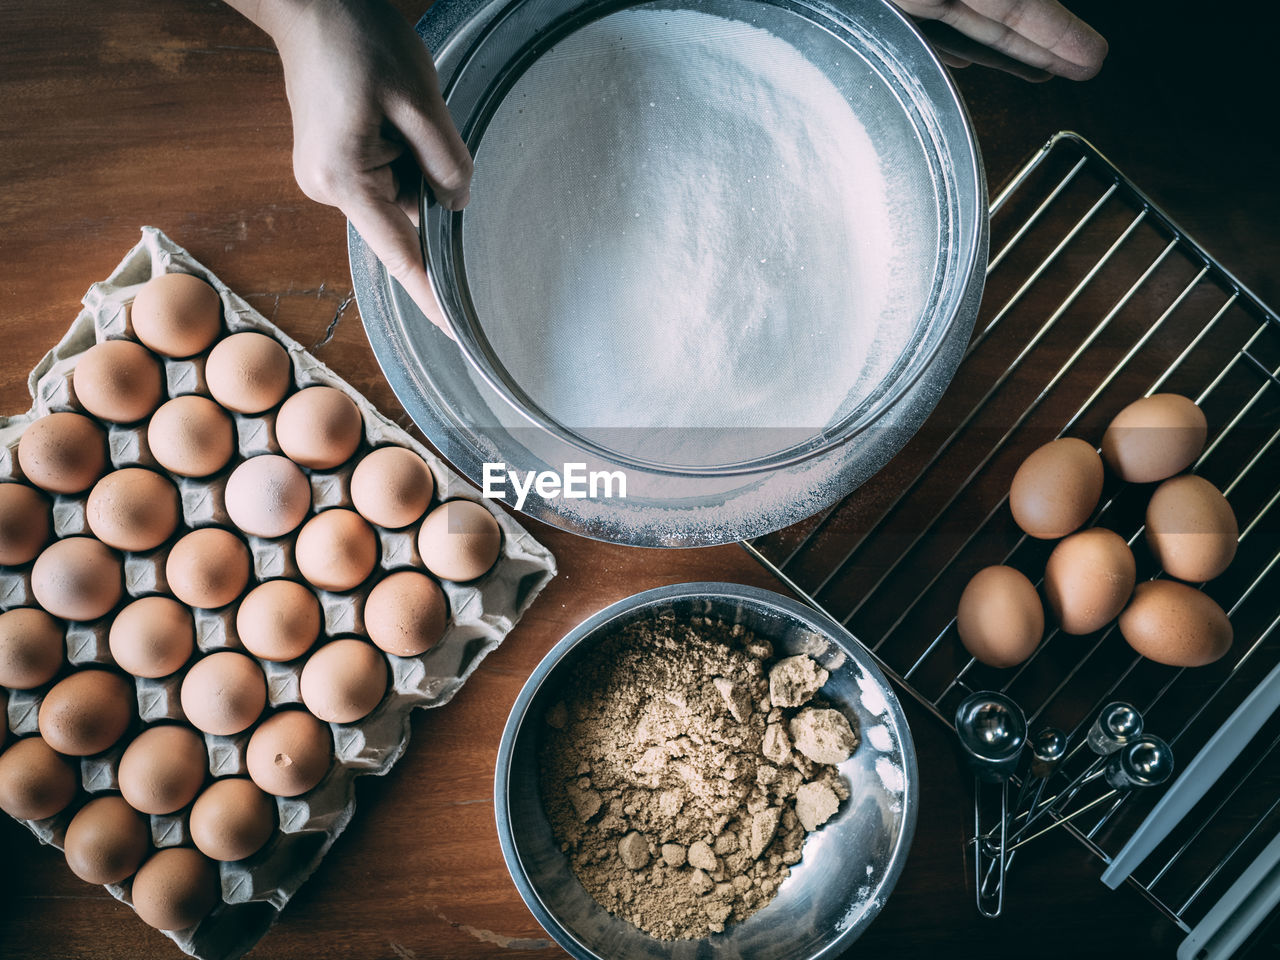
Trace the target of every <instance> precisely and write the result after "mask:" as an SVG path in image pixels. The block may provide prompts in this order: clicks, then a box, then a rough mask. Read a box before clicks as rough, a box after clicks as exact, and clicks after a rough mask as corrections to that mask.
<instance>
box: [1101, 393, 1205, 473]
mask: <svg viewBox="0 0 1280 960" xmlns="http://www.w3.org/2000/svg"><path fill="white" fill-rule="evenodd" d="M1208 435H1209V425H1208V422H1207V421H1206V420H1205V417H1204V411H1203V410H1201V409H1200V408H1199V407H1197V406H1196V405H1195V403H1194V402H1193V401H1191V400H1188V399H1187V398H1186V397H1183V396H1180V395H1178V394H1176V393H1156V394H1152V395H1151V396H1149V397H1143V398H1142V399H1140V400H1135V401H1134V402H1133V403H1131V404H1129V405H1128V406H1127V407H1125V408H1124V409H1123V410H1121V411H1120V412H1119V413H1117V414H1116V415H1115V418H1114V419H1113V420H1112V421H1111V423H1110V425H1109V426H1108V427H1107V432H1106V433H1105V434H1103V436H1102V456H1103V457H1104V458H1105V459H1106V461H1107V466H1108V467H1110V468H1111V470H1112V472H1113V473H1115V474H1116V475H1117V476H1118V477H1119V478H1120V479H1121V480H1125V481H1127V482H1129V483H1155V482H1156V481H1158V480H1165V479H1167V478H1169V477H1172V476H1173V475H1174V474H1175V473H1181V472H1182V471H1183V470H1185V469H1187V467H1189V466H1191V464H1193V463H1194V462H1195V460H1196V458H1197V457H1198V456H1200V451H1202V450H1203V449H1204V443H1205V440H1206V438H1207V437H1208Z"/></svg>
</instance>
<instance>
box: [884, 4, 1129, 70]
mask: <svg viewBox="0 0 1280 960" xmlns="http://www.w3.org/2000/svg"><path fill="white" fill-rule="evenodd" d="M893 2H894V3H895V4H896V5H897V6H898V7H899V8H901V9H902V11H903V12H904V13H906V14H907V15H908V16H911V17H915V18H917V19H919V20H923V21H926V22H925V23H922V24H921V25H920V26H921V29H922V31H923V32H924V34H925V36H927V37H928V38H929V40H930V42H932V43H933V45H934V46H935V47H936V48H937V49H938V53H939V55H940V56H941V57H942V60H943V62H944V63H946V64H948V65H949V66H952V67H967V66H968V65H969V64H971V63H978V64H982V65H985V66H991V67H997V68H999V69H1002V70H1006V71H1008V72H1010V73H1015V74H1017V75H1018V76H1021V77H1024V78H1026V79H1028V80H1047V79H1049V77H1051V76H1059V77H1067V78H1069V79H1071V80H1088V79H1089V78H1090V77H1092V76H1093V75H1094V74H1096V73H1097V72H1098V70H1099V69H1100V68H1101V67H1102V61H1103V59H1104V58H1105V57H1106V55H1107V41H1106V40H1104V39H1103V38H1102V36H1101V35H1100V34H1099V33H1098V31H1096V30H1094V29H1093V27H1091V26H1089V25H1088V24H1087V23H1085V22H1084V21H1083V20H1081V19H1080V18H1079V17H1077V16H1076V15H1075V14H1073V13H1072V12H1071V11H1070V10H1068V9H1066V8H1065V7H1064V6H1062V4H1060V3H1058V2H1057V0H893ZM932 22H936V23H938V24H943V25H945V26H946V27H950V28H952V31H953V32H950V33H946V32H945V31H941V30H938V29H933V28H932Z"/></svg>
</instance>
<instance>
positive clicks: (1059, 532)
mask: <svg viewBox="0 0 1280 960" xmlns="http://www.w3.org/2000/svg"><path fill="white" fill-rule="evenodd" d="M1102 479H1103V477H1102V460H1101V458H1100V457H1099V456H1098V453H1097V451H1096V450H1094V449H1093V447H1091V446H1089V444H1087V443H1085V441H1083V440H1077V439H1075V438H1074V437H1063V438H1061V439H1059V440H1053V441H1051V442H1049V443H1046V444H1045V445H1044V446H1042V447H1040V448H1039V449H1037V450H1035V451H1034V452H1032V454H1031V455H1030V456H1029V457H1027V459H1026V460H1023V461H1022V466H1020V467H1019V468H1018V472H1017V473H1015V474H1014V475H1013V485H1012V486H1011V487H1010V488H1009V509H1010V510H1012V511H1013V519H1014V520H1015V521H1016V522H1017V524H1018V526H1019V527H1021V528H1022V530H1023V532H1025V533H1027V534H1029V535H1030V536H1033V537H1037V538H1039V539H1041V540H1054V539H1057V538H1058V537H1065V536H1066V535H1067V534H1068V533H1071V532H1072V531H1073V530H1076V529H1077V528H1079V527H1080V526H1082V525H1083V524H1084V522H1085V521H1086V520H1088V519H1089V515H1090V514H1091V513H1093V508H1094V507H1096V506H1097V505H1098V498H1099V497H1100V496H1102Z"/></svg>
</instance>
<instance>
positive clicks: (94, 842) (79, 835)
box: [63, 796, 151, 883]
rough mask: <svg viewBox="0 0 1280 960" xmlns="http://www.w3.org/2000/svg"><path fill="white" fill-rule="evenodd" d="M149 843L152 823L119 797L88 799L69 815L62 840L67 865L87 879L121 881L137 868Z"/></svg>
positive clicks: (110, 881)
mask: <svg viewBox="0 0 1280 960" xmlns="http://www.w3.org/2000/svg"><path fill="white" fill-rule="evenodd" d="M150 846H151V826H150V824H149V823H148V822H147V818H146V817H144V816H143V815H142V814H140V813H139V812H138V811H137V810H135V809H133V807H131V806H129V804H127V803H125V801H124V798H122V797H115V796H110V797H98V798H97V799H95V800H90V801H89V802H88V803H86V804H85V805H84V806H83V807H81V808H80V812H79V813H77V814H76V815H75V816H74V817H72V818H71V823H70V824H69V825H68V826H67V835H66V839H65V840H64V841H63V847H64V851H65V853H66V855H67V866H69V867H70V868H71V872H72V873H74V874H75V875H76V876H77V877H79V878H80V879H81V880H84V881H86V882H87V883H120V882H121V881H122V880H127V879H128V878H129V877H131V876H133V875H134V873H136V872H137V870H138V867H140V866H141V865H142V861H143V860H145V859H146V856H147V850H148V849H149V848H150Z"/></svg>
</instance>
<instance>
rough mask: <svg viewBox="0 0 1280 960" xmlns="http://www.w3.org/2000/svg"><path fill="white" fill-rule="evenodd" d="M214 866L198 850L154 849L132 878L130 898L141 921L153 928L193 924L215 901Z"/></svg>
mask: <svg viewBox="0 0 1280 960" xmlns="http://www.w3.org/2000/svg"><path fill="white" fill-rule="evenodd" d="M219 889H220V888H219V879H218V867H217V864H215V863H214V862H213V861H212V860H210V859H209V858H208V857H206V856H205V855H204V854H202V853H201V852H200V851H198V850H192V849H191V848H190V847H168V848H166V849H164V850H157V851H156V852H155V853H153V854H152V855H151V858H150V859H149V860H147V862H146V863H144V864H143V865H142V866H141V868H139V870H138V872H137V874H136V875H135V876H134V878H133V888H132V890H131V891H130V898H131V899H132V900H133V909H134V910H135V911H136V912H137V914H138V916H139V917H141V918H142V921H143V922H144V923H147V924H150V925H151V926H153V927H155V928H156V929H157V930H185V929H186V928H187V927H194V926H195V925H196V924H197V923H199V922H200V921H201V920H203V919H204V918H205V917H206V916H208V915H209V912H210V911H211V910H212V909H213V908H214V907H215V906H216V905H217V903H218V900H219V899H220V894H219Z"/></svg>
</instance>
